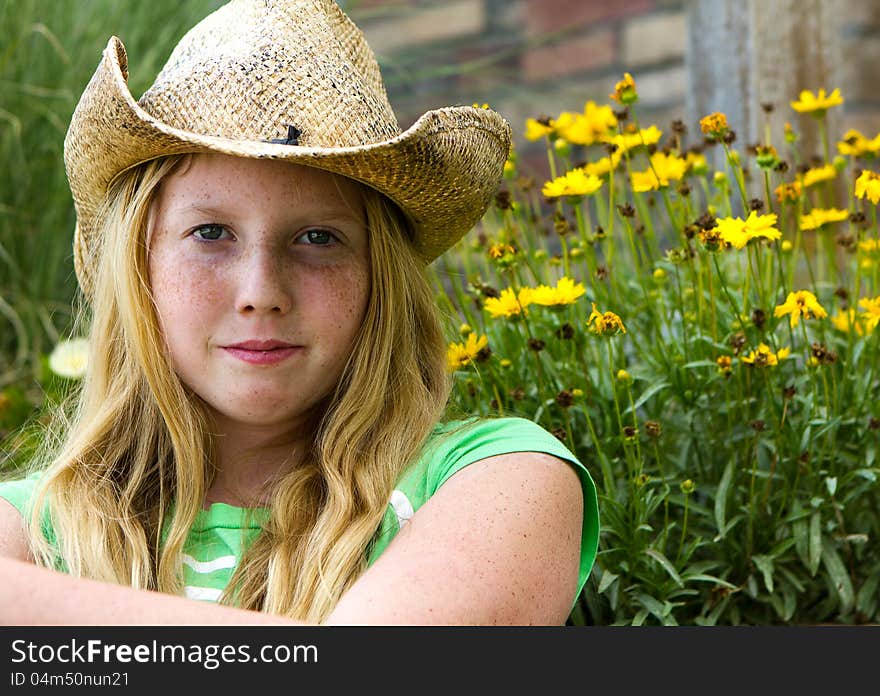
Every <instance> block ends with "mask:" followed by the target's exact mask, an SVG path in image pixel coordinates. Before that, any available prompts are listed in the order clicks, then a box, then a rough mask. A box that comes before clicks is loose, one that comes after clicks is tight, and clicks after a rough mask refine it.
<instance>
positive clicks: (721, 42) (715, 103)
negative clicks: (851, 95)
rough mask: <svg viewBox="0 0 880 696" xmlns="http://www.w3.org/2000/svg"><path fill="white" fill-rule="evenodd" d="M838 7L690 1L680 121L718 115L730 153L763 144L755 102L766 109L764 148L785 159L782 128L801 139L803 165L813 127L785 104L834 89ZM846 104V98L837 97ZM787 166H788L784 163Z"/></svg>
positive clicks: (834, 131)
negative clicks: (724, 121) (805, 92)
mask: <svg viewBox="0 0 880 696" xmlns="http://www.w3.org/2000/svg"><path fill="white" fill-rule="evenodd" d="M841 2H842V0H690V2H689V3H688V9H687V11H688V20H689V21H688V38H687V47H688V53H687V65H688V76H689V93H688V95H687V98H686V109H687V115H688V122H689V123H691V124H696V123H697V122H698V120H699V119H700V118H701V117H702V116H704V115H706V114H708V113H711V112H713V111H722V112H724V113H725V114H726V115H727V117H728V122H729V123H730V125H731V127H732V128H733V129H734V130H735V131H736V133H737V145H736V146H737V148H738V149H743V148H744V147H745V145H747V144H753V143H757V142H763V141H764V127H765V125H764V124H765V115H764V113H763V111H762V109H761V104H762V103H771V104H773V106H774V111H773V113H772V114H771V115H770V117H769V118H770V127H771V134H772V142H773V143H774V145H776V147H777V149H778V150H779V151H780V154H781V155H783V156H785V153H784V151H783V149H782V148H783V146H784V144H785V140H784V138H783V129H784V124H785V122H786V121H788V122H789V123H791V125H792V126H793V127H794V128H795V130H796V131H797V132H798V133H800V134H801V135H802V139H801V141H800V142H799V143H798V148H799V150H800V152H801V154H802V155H803V157H805V158H809V157H811V156H813V155H819V156H822V155H823V152H822V144H821V141H820V139H819V135H818V131H817V128H816V124H815V121H814V119H813V118H811V117H810V116H809V115H808V114H798V113H797V112H795V111H794V110H793V109H792V108H791V105H790V102H791V101H792V100H794V99H797V97H798V95H799V94H800V91H801V90H802V89H809V90H810V91H812V92H814V93H815V92H817V91H818V90H819V89H820V88H824V89H825V90H826V92H831V90H833V89H834V88H835V87H840V86H841V80H842V76H843V47H842V37H841V34H842V31H841V21H842V19H841V14H842V7H841ZM844 98H846V94H844ZM827 124H828V133H829V141H830V156H831V157H832V158H833V157H834V155H835V154H836V148H835V143H836V142H837V139H839V138H840V137H841V136H842V135H843V133H842V131H841V128H842V127H843V125H844V124H843V115H842V109H841V108H840V107H837V108H835V109H831V110H830V111H828V116H827ZM792 164H793V163H792Z"/></svg>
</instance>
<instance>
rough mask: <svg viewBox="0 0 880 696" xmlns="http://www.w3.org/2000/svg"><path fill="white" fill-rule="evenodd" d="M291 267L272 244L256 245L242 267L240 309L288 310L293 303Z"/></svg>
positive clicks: (255, 311) (257, 311) (247, 311)
mask: <svg viewBox="0 0 880 696" xmlns="http://www.w3.org/2000/svg"><path fill="white" fill-rule="evenodd" d="M289 276H290V273H289V269H288V268H286V265H285V264H284V262H283V254H280V253H279V252H278V251H277V250H276V249H273V248H272V247H271V245H267V244H263V245H259V246H258V247H254V248H252V249H251V250H250V251H249V252H248V253H247V255H246V256H245V257H244V258H243V259H242V260H241V263H240V264H239V268H238V291H237V292H238V296H237V300H236V306H237V310H238V311H239V312H241V313H243V314H279V315H281V314H287V313H288V312H289V311H290V310H291V308H292V307H293V295H292V286H291V283H290V277H289Z"/></svg>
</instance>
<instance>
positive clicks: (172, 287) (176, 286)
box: [151, 259, 220, 340]
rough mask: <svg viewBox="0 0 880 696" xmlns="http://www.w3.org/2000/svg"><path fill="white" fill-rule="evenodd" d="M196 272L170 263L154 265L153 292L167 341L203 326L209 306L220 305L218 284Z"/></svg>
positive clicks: (205, 323)
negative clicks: (161, 265) (160, 265)
mask: <svg viewBox="0 0 880 696" xmlns="http://www.w3.org/2000/svg"><path fill="white" fill-rule="evenodd" d="M157 261H159V259H157ZM195 271H196V269H193V268H187V267H182V266H181V264H180V263H177V264H175V263H174V262H170V263H168V264H167V265H166V266H164V267H162V268H158V267H157V269H156V270H154V272H153V273H152V274H151V276H152V284H153V295H154V297H155V298H156V305H157V309H158V312H159V320H160V322H161V323H162V330H163V333H164V334H165V336H166V340H170V339H172V338H173V337H174V336H175V335H180V334H182V333H184V332H186V333H188V332H190V331H193V330H198V329H201V328H203V327H205V326H206V325H207V321H208V320H209V318H210V317H209V310H210V308H212V307H218V306H219V302H220V292H219V289H218V287H217V285H216V284H215V283H212V282H211V281H210V278H208V277H206V276H205V274H201V273H197V272H195Z"/></svg>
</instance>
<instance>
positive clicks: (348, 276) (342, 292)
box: [314, 269, 369, 341]
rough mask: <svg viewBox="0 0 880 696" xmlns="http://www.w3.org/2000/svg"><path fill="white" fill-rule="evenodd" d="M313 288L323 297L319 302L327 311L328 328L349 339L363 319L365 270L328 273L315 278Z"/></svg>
mask: <svg viewBox="0 0 880 696" xmlns="http://www.w3.org/2000/svg"><path fill="white" fill-rule="evenodd" d="M314 291H315V292H319V293H320V296H322V297H323V301H322V303H321V304H322V305H323V306H324V307H325V308H326V310H325V311H327V312H328V313H327V318H328V319H329V322H328V323H329V324H330V326H331V327H332V329H333V330H334V331H337V332H339V333H340V334H342V336H343V337H344V338H345V339H346V340H348V341H351V340H353V339H354V337H355V335H356V334H357V332H358V330H359V329H360V326H361V323H362V322H363V318H364V314H365V312H366V309H367V303H368V299H369V278H368V276H367V273H366V271H364V270H362V269H357V270H349V271H348V272H346V273H345V274H340V273H333V274H328V275H327V277H326V278H322V279H321V280H320V281H319V283H318V284H317V287H315V288H314ZM331 317H332V319H331Z"/></svg>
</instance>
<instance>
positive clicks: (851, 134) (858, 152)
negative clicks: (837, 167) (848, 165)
mask: <svg viewBox="0 0 880 696" xmlns="http://www.w3.org/2000/svg"><path fill="white" fill-rule="evenodd" d="M837 151H838V152H839V153H840V154H841V155H849V156H850V157H863V156H864V155H869V156H871V155H876V154H877V153H878V152H880V134H877V135H876V136H875V137H874V138H872V139H871V140H868V138H866V137H865V136H864V135H862V133H861V132H860V131H857V130H855V129H854V128H851V129H850V130H848V131H847V132H846V134H845V135H844V136H843V140H841V141H840V142H839V143H837Z"/></svg>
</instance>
